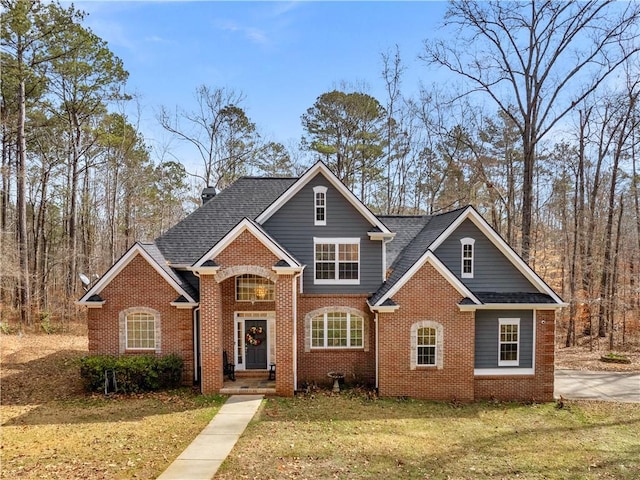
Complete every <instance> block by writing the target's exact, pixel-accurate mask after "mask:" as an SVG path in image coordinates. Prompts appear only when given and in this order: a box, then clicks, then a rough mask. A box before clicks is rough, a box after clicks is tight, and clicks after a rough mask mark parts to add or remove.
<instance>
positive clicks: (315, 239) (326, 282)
mask: <svg viewBox="0 0 640 480" xmlns="http://www.w3.org/2000/svg"><path fill="white" fill-rule="evenodd" d="M317 244H333V245H334V247H335V249H336V250H335V252H336V258H335V260H334V262H335V266H336V268H335V275H336V277H335V278H333V279H317V278H316V263H317V262H316V245H317ZM341 244H343V245H344V244H350V245H358V278H357V279H342V280H341V279H339V278H337V277H338V275H339V264H340V260H339V254H338V251H339V245H341ZM361 258H362V249H361V248H360V239H359V238H323V237H313V284H314V285H360V259H361Z"/></svg>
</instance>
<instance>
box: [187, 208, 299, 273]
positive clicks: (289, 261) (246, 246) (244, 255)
mask: <svg viewBox="0 0 640 480" xmlns="http://www.w3.org/2000/svg"><path fill="white" fill-rule="evenodd" d="M238 240H240V241H238ZM231 246H233V248H229V247H231ZM260 247H264V249H261V248H260ZM262 250H264V251H266V252H269V254H270V255H271V257H270V259H271V260H273V265H274V266H275V264H276V263H278V262H280V261H284V263H285V266H286V267H290V268H294V269H299V268H301V265H300V263H299V262H298V261H297V260H296V259H295V258H294V257H293V256H292V255H291V254H290V253H289V252H287V251H286V250H285V249H284V248H283V247H282V246H281V245H279V244H278V242H276V241H275V240H274V239H273V238H272V237H271V236H270V235H269V234H268V233H267V232H265V231H264V230H263V229H262V227H260V226H259V225H257V224H256V223H255V222H253V221H251V220H250V219H248V218H245V219H243V220H242V221H241V222H240V223H238V224H237V225H236V226H235V227H233V228H232V229H231V230H230V231H229V232H228V233H227V234H226V235H225V236H224V237H223V238H221V239H220V241H219V242H217V243H216V244H215V245H214V246H213V247H212V248H210V249H209V250H208V251H207V252H206V253H205V254H204V255H202V257H200V259H199V260H198V261H197V262H195V264H194V265H193V268H194V269H198V268H200V267H203V266H205V265H206V263H207V262H211V261H215V259H216V258H217V257H218V256H219V255H221V254H222V253H223V252H225V251H227V252H232V255H234V256H235V257H237V258H238V259H243V260H242V261H243V262H244V263H246V262H247V261H249V260H250V259H251V258H252V256H253V255H254V254H255V253H256V252H257V251H262ZM234 263H235V262H234Z"/></svg>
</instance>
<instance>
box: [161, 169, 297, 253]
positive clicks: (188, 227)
mask: <svg viewBox="0 0 640 480" xmlns="http://www.w3.org/2000/svg"><path fill="white" fill-rule="evenodd" d="M296 180H297V179H295V178H255V177H242V178H240V179H239V180H238V181H237V182H235V183H234V184H232V185H230V186H229V187H227V188H226V189H224V190H222V191H221V192H220V193H219V194H217V195H216V196H215V197H213V198H212V199H211V200H209V201H208V202H207V203H205V204H204V205H202V206H201V207H200V208H198V209H197V210H196V211H194V212H193V213H192V214H191V215H189V216H188V217H186V218H185V219H184V220H182V221H181V222H179V223H177V224H176V225H175V226H174V227H172V228H171V229H169V230H168V231H167V232H166V233H164V234H163V235H162V236H160V237H158V238H157V239H156V241H155V243H156V245H157V246H158V248H159V250H160V251H161V252H162V254H163V255H164V257H165V258H166V259H167V260H168V261H169V262H170V263H172V264H178V265H191V264H193V263H194V262H195V261H196V260H198V259H199V258H200V257H202V255H204V254H205V253H206V252H207V251H208V250H209V249H211V247H213V246H214V245H215V244H216V243H218V241H219V240H220V239H221V238H222V237H223V236H224V235H226V234H227V233H228V232H229V231H230V230H231V229H232V228H233V227H234V226H236V225H237V224H238V222H240V221H241V220H242V219H243V218H244V217H247V218H251V219H254V218H256V217H257V216H258V215H259V214H260V213H262V211H263V210H264V209H265V208H267V207H268V206H269V205H270V204H271V203H272V202H273V201H274V200H275V199H276V198H278V197H279V196H280V195H282V194H283V193H284V192H285V190H287V189H288V188H289V187H290V186H291V185H292V184H293V183H294V182H295V181H296Z"/></svg>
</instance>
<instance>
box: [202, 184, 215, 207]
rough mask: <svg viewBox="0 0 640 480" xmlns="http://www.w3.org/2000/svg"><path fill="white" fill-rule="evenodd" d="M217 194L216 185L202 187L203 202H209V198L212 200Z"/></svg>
mask: <svg viewBox="0 0 640 480" xmlns="http://www.w3.org/2000/svg"><path fill="white" fill-rule="evenodd" d="M215 196H216V188H215V187H205V188H203V189H202V195H201V198H202V204H203V205H204V204H205V203H207V202H208V201H209V200H211V199H212V198H213V197H215Z"/></svg>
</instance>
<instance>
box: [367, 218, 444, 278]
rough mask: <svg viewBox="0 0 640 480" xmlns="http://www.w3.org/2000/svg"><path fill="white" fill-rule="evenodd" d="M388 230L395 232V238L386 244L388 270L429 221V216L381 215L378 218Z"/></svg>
mask: <svg viewBox="0 0 640 480" xmlns="http://www.w3.org/2000/svg"><path fill="white" fill-rule="evenodd" d="M378 218H379V219H380V220H382V222H384V224H385V225H386V226H387V228H388V229H389V230H391V231H392V232H395V234H396V236H395V237H394V238H393V241H392V242H389V243H388V244H387V265H386V268H389V267H390V266H391V265H393V262H394V261H395V260H396V258H398V255H399V254H400V252H402V250H403V249H404V248H405V247H406V246H407V245H408V244H409V242H410V241H411V240H413V239H414V238H415V236H416V235H417V234H418V233H420V230H422V229H423V228H424V226H425V225H426V224H427V222H428V221H429V220H430V219H431V217H430V216H429V215H416V216H398V215H394V216H391V215H381V216H378Z"/></svg>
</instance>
